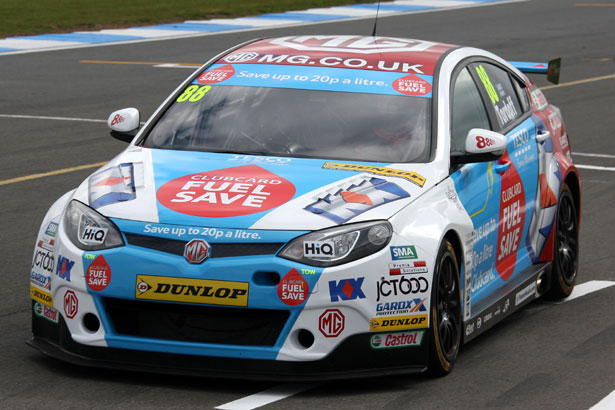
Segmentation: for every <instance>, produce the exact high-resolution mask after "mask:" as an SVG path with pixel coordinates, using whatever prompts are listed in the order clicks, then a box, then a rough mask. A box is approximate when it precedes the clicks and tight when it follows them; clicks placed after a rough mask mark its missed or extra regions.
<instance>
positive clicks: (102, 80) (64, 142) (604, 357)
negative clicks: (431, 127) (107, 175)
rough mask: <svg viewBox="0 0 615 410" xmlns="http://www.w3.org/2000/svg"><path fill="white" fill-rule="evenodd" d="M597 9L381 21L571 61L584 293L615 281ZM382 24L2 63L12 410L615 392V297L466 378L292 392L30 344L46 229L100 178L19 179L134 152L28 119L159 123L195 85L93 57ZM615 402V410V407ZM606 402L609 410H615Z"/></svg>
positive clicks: (604, 60)
mask: <svg viewBox="0 0 615 410" xmlns="http://www.w3.org/2000/svg"><path fill="white" fill-rule="evenodd" d="M581 1H582V0H578V1H573V0H541V1H540V0H533V1H528V2H521V3H509V4H500V5H493V6H489V7H480V8H472V9H460V10H449V11H441V12H435V13H425V14H413V15H407V16H396V17H387V18H383V19H381V20H380V21H379V24H378V27H379V34H380V35H385V36H398V37H415V38H421V39H426V40H436V41H443V42H449V43H454V44H460V45H473V46H477V47H481V48H485V49H488V50H491V51H493V52H495V53H496V54H499V55H501V56H503V57H504V58H506V59H509V60H522V61H523V60H526V61H545V60H547V59H549V58H552V57H560V56H561V57H562V60H563V69H562V78H561V83H563V84H562V85H561V86H560V87H548V84H547V83H546V81H545V80H543V79H541V78H536V81H537V83H539V84H541V85H545V86H547V87H545V94H546V96H547V98H548V99H549V100H550V101H551V102H552V103H554V104H556V105H558V106H559V107H560V108H561V110H562V112H563V116H564V120H565V124H566V126H567V129H568V133H569V134H570V136H571V139H572V148H573V152H574V153H576V154H577V155H574V159H575V162H576V163H577V164H581V165H584V166H585V167H584V168H582V169H581V175H582V191H583V209H582V225H581V228H582V231H581V261H580V272H579V280H578V283H579V284H581V283H586V282H589V281H596V280H602V281H615V263H613V262H614V259H615V258H614V246H613V243H612V242H611V238H612V236H613V226H615V213H614V212H613V203H615V194H614V188H615V178H614V177H615V173H614V170H615V142H613V140H612V138H613V137H614V134H613V129H615V108H614V107H615V93H613V90H615V75H613V74H614V73H615V62H614V59H613V57H614V55H613V44H615V30H613V22H614V21H615V7H613V4H612V3H613V2H612V1H611V2H607V1H606V0H603V2H602V3H609V4H610V5H607V6H600V5H599V4H596V3H594V4H592V5H582V4H581ZM371 24H372V21H368V20H354V21H346V22H336V23H327V24H319V25H313V26H304V27H301V28H300V31H298V30H295V29H292V28H286V29H270V30H259V31H250V32H243V33H231V34H220V35H215V36H206V37H197V38H188V39H182V40H168V41H157V42H148V43H140V44H126V45H117V46H105V47H93V48H81V49H75V50H65V51H52V52H40V53H31V54H20V55H12V56H3V57H0V217H1V223H0V229H1V232H2V234H1V235H2V236H1V238H2V241H1V245H0V246H1V248H0V249H1V254H0V258H1V263H0V266H2V271H3V272H2V285H1V286H0V335H1V337H0V369H1V371H0V408H3V409H22V408H23V409H31V408H44V409H62V410H68V409H85V408H88V409H133V408H147V409H150V408H151V409H179V408H181V409H193V408H214V407H217V406H222V407H224V405H225V404H227V406H226V407H228V408H233V406H232V405H228V403H230V402H233V401H235V400H240V399H242V398H246V397H247V396H250V395H253V394H258V393H260V392H263V391H266V390H267V389H271V390H269V393H271V396H275V394H276V393H280V392H283V391H286V392H287V395H288V396H289V397H287V398H284V399H282V400H279V401H276V402H273V403H272V404H268V405H267V406H265V407H263V408H267V409H288V408H292V409H315V408H316V409H379V408H386V409H483V408H489V409H497V408H506V409H507V408H515V409H558V410H564V409H589V408H591V407H592V406H594V405H596V403H599V402H601V400H603V399H604V398H605V397H606V396H608V395H609V394H611V392H613V391H614V390H615V360H614V359H615V310H614V302H613V301H614V300H615V286H611V287H608V288H604V289H601V290H598V291H595V292H592V293H589V294H587V295H585V296H582V297H579V298H576V299H574V300H571V301H569V302H566V303H563V304H558V305H555V304H549V303H546V302H540V301H538V302H534V303H532V304H530V305H529V306H528V307H526V308H525V309H523V310H522V311H520V312H518V313H516V314H515V315H513V316H512V317H511V318H509V319H508V320H506V321H504V322H503V323H501V324H499V325H497V326H496V327H494V328H493V329H491V330H489V331H488V332H487V333H485V334H484V335H481V336H480V337H479V338H477V339H475V340H474V341H472V342H471V343H469V344H468V345H466V346H465V347H464V348H463V349H462V352H461V355H460V357H459V359H458V361H457V365H456V368H455V370H454V371H453V373H452V374H451V375H449V376H448V377H445V378H440V379H433V378H428V377H425V376H421V375H414V376H403V377H382V378H372V379H365V380H359V381H356V380H354V381H339V382H322V383H318V384H307V383H305V384H301V383H297V384H290V385H283V386H280V384H279V383H268V382H243V381H225V380H220V379H216V378H205V377H203V378H195V377H176V376H164V375H151V374H144V373H130V372H122V371H112V370H95V369H87V368H81V367H77V366H73V365H68V364H65V363H62V362H59V361H56V360H54V359H50V358H47V357H44V356H43V355H42V354H40V353H38V352H37V351H35V350H34V349H32V348H30V347H28V346H26V345H25V344H24V342H25V341H26V340H27V339H28V338H29V337H30V316H31V307H30V306H31V305H30V300H29V294H28V283H29V275H28V273H29V268H30V264H31V258H32V251H33V246H34V241H35V237H36V233H37V230H38V227H39V224H40V221H41V219H42V218H43V215H44V214H45V211H46V210H47V208H48V207H49V206H50V205H51V204H52V202H53V201H54V200H55V199H56V198H57V197H59V196H60V195H61V194H63V193H64V192H66V191H68V190H70V189H72V188H73V187H75V186H77V185H78V184H79V183H80V182H81V181H82V180H83V179H84V178H85V177H87V175H88V174H89V173H90V172H91V171H92V170H93V169H94V168H89V169H84V170H77V171H71V172H64V173H57V174H54V175H48V176H40V177H37V178H33V179H26V180H19V179H17V180H16V179H15V178H19V177H23V176H28V175H33V174H38V173H48V172H50V171H56V170H62V169H67V168H72V167H77V166H81V165H87V164H93V163H98V162H101V161H106V160H109V159H110V158H112V157H113V156H114V155H116V154H117V153H118V152H119V151H120V150H122V149H123V147H125V145H124V144H122V143H121V142H118V141H116V140H114V139H112V138H111V137H110V136H109V135H108V131H107V129H106V125H105V123H104V122H87V121H65V120H52V119H37V118H19V117H15V116H18V115H23V116H32V117H65V118H81V119H97V120H105V119H106V118H107V116H108V114H109V113H110V112H111V111H113V110H115V109H119V108H123V107H129V106H134V107H138V108H139V109H140V110H141V113H142V118H147V117H148V116H149V115H150V114H151V113H152V112H153V110H154V109H155V108H156V107H157V105H158V104H159V103H160V102H161V101H162V100H163V99H164V98H165V97H166V96H167V95H168V94H169V93H170V92H171V91H172V90H173V89H174V88H175V87H176V86H177V85H178V84H179V82H180V81H181V80H183V79H184V78H185V77H186V76H187V75H188V74H189V73H190V70H188V69H185V68H160V67H154V65H153V64H97V63H83V62H81V61H84V60H91V61H124V62H126V61H130V62H168V63H190V64H200V63H202V62H204V61H205V60H207V59H209V58H210V57H212V56H214V55H215V54H217V53H218V52H219V51H222V50H224V49H226V48H228V47H230V46H232V45H234V44H237V43H239V42H242V41H244V40H248V39H250V38H254V37H262V36H278V35H292V34H369V33H371V29H372V25H371ZM600 78H602V79H600ZM586 80H588V81H586ZM582 154H600V155H601V156H587V155H582ZM591 167H597V168H594V169H592V168H591ZM357 360H361V358H360V357H357ZM301 390H304V391H303V392H301ZM294 392H298V393H297V394H294V395H293V394H292V393H294ZM283 396H284V394H281V395H280V396H279V397H283ZM259 397H262V396H256V397H253V398H249V399H247V400H248V405H247V407H244V408H250V407H254V406H255V405H256V403H257V399H258V398H259ZM605 400H609V399H605ZM610 400H611V401H610V403H613V402H615V399H614V398H613V395H611V396H610ZM250 403H251V404H250ZM606 403H607V402H605V401H602V404H599V405H598V406H597V408H601V409H606V408H614V407H610V406H611V404H606ZM239 404H241V402H240V403H236V404H235V407H234V408H240V407H239Z"/></svg>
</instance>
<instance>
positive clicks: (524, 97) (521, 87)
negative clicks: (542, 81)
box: [512, 77, 530, 112]
mask: <svg viewBox="0 0 615 410" xmlns="http://www.w3.org/2000/svg"><path fill="white" fill-rule="evenodd" d="M512 82H513V85H514V86H515V90H517V96H518V97H519V102H520V103H521V108H522V109H523V112H527V111H529V110H530V97H529V95H528V92H527V87H526V86H525V84H522V83H520V82H519V81H517V79H516V78H514V77H513V78H512Z"/></svg>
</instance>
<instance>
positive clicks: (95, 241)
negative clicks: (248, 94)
mask: <svg viewBox="0 0 615 410" xmlns="http://www.w3.org/2000/svg"><path fill="white" fill-rule="evenodd" d="M108 231H109V229H108V228H100V227H98V226H86V227H85V228H83V230H82V231H81V235H79V240H80V241H81V242H82V243H84V244H85V245H100V244H102V243H104V242H105V237H106V236H107V232H108Z"/></svg>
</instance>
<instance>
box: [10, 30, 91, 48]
mask: <svg viewBox="0 0 615 410" xmlns="http://www.w3.org/2000/svg"><path fill="white" fill-rule="evenodd" d="M90 34H92V33H90ZM82 44H84V43H80V42H78V41H54V40H27V39H23V38H7V39H4V40H0V48H14V49H19V50H34V49H38V48H48V47H69V46H78V45H82Z"/></svg>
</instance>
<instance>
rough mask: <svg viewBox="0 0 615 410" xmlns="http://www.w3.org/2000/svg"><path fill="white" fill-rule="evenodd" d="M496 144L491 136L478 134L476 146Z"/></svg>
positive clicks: (481, 147) (479, 147)
mask: <svg viewBox="0 0 615 410" xmlns="http://www.w3.org/2000/svg"><path fill="white" fill-rule="evenodd" d="M492 145H495V140H494V139H493V138H489V137H481V136H480V135H477V136H476V148H478V149H483V148H488V147H490V146H492Z"/></svg>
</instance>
